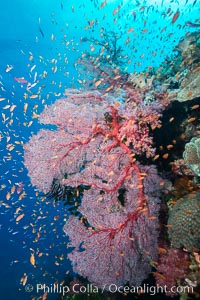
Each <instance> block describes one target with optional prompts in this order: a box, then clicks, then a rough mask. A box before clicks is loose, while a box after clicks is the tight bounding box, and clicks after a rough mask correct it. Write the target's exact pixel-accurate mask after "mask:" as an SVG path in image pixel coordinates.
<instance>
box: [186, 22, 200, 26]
mask: <svg viewBox="0 0 200 300" xmlns="http://www.w3.org/2000/svg"><path fill="white" fill-rule="evenodd" d="M185 25H186V26H189V27H192V28H197V27H200V24H197V23H192V22H190V21H188V22H186V23H185Z"/></svg>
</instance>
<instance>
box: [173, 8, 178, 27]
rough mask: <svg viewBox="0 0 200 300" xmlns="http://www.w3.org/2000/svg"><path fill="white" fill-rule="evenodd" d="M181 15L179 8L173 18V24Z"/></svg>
mask: <svg viewBox="0 0 200 300" xmlns="http://www.w3.org/2000/svg"><path fill="white" fill-rule="evenodd" d="M179 15H180V11H179V10H177V12H176V13H175V14H174V16H173V18H172V24H174V23H175V22H176V20H177V19H178V17H179Z"/></svg>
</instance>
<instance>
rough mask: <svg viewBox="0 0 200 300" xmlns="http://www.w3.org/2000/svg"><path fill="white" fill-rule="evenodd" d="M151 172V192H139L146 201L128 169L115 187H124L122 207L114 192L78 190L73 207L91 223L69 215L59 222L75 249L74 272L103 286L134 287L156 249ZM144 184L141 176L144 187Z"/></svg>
mask: <svg viewBox="0 0 200 300" xmlns="http://www.w3.org/2000/svg"><path fill="white" fill-rule="evenodd" d="M150 169H151V168H150V167H149V171H150ZM153 169H154V168H153ZM150 173H151V172H150ZM153 173H154V174H155V170H154V171H153ZM155 175H156V177H155V178H152V179H151V182H152V183H153V186H154V196H152V194H151V193H149V194H147V195H145V197H146V200H144V199H141V198H140V196H139V189H138V183H139V181H138V179H137V173H136V172H135V171H134V169H132V170H131V176H130V177H129V178H127V179H126V180H124V182H123V184H122V185H121V187H123V189H124V191H125V192H124V205H122V203H120V201H119V199H118V193H119V190H115V191H114V192H112V193H109V192H106V193H101V192H100V191H99V190H98V189H96V188H91V189H90V190H88V191H86V192H85V193H84V197H83V200H82V204H81V206H80V208H79V211H80V212H81V213H82V215H83V216H84V217H85V218H87V221H88V222H89V224H90V226H91V227H89V228H86V226H85V225H83V223H81V221H79V220H78V219H77V218H76V217H72V216H71V217H70V218H69V219H68V221H67V223H66V225H65V226H64V231H65V232H66V234H67V235H68V236H69V237H70V239H71V246H73V247H76V248H75V249H74V250H73V251H72V253H71V254H69V258H70V259H71V261H72V264H73V268H74V271H75V272H77V273H79V274H80V275H82V276H84V277H87V279H88V280H89V281H90V282H92V283H94V284H96V285H97V286H99V287H100V288H103V287H105V286H106V288H107V289H108V288H109V285H110V284H112V283H114V284H116V285H124V284H127V283H129V284H130V285H135V286H138V285H140V284H141V282H142V281H143V280H144V279H145V278H146V277H147V275H148V274H149V272H150V270H151V265H150V263H151V261H152V260H156V259H157V247H158V245H157V237H158V231H157V229H158V221H157V215H158V210H159V205H158V204H159V200H158V194H159V190H160V186H159V181H157V179H158V177H157V176H158V175H157V174H155ZM148 176H149V175H148V171H147V175H146V178H148ZM159 179H160V178H159ZM148 183H149V181H148V180H146V179H145V180H144V186H145V185H146V184H147V185H148ZM147 190H149V189H148V188H147ZM94 199H95V200H94ZM144 202H145V205H144Z"/></svg>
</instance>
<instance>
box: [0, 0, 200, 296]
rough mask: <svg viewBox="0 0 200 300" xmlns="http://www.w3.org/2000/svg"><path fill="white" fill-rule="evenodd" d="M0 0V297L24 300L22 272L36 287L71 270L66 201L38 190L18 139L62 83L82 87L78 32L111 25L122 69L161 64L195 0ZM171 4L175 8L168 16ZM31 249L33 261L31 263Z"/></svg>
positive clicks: (88, 34) (83, 46)
mask: <svg viewBox="0 0 200 300" xmlns="http://www.w3.org/2000/svg"><path fill="white" fill-rule="evenodd" d="M103 3H104V4H105V5H104V4H103ZM0 7H1V9H0V100H1V101H0V107H1V123H0V140H1V143H0V170H1V171H0V172H1V178H0V241H1V248H0V258H1V263H0V274H1V281H0V299H2V300H4V299H6V300H14V299H20V300H25V299H33V297H34V296H35V297H39V295H40V294H37V293H36V291H35V290H33V291H32V292H31V293H29V292H26V291H25V288H24V285H23V284H20V280H21V279H22V278H24V277H25V276H27V284H31V285H32V286H33V287H34V288H35V286H36V284H37V283H41V284H43V283H46V284H47V285H48V284H49V285H50V284H53V283H55V282H57V281H59V282H60V281H62V280H63V279H64V277H65V276H66V272H68V271H69V272H71V265H70V261H69V260H68V259H67V252H68V250H67V247H66V246H67V241H68V239H67V237H66V236H65V234H64V233H63V229H62V228H63V225H64V224H65V220H66V218H67V215H68V211H67V208H65V207H64V206H63V205H62V203H56V205H52V201H51V200H46V199H45V198H44V195H42V194H41V193H38V192H37V190H35V189H34V187H32V186H31V183H30V179H29V177H28V175H27V170H26V168H25V167H24V165H23V144H24V143H26V142H27V141H28V140H29V138H30V136H31V135H32V134H33V133H34V132H37V131H38V129H39V128H40V125H39V124H38V122H37V115H38V114H39V113H40V112H41V111H42V110H43V108H44V105H46V104H51V103H53V102H54V101H55V99H58V98H60V97H62V95H63V93H64V91H65V89H66V88H72V87H73V88H74V87H80V86H81V83H80V80H79V77H78V73H77V70H76V68H75V66H76V60H77V59H78V58H79V57H80V56H81V55H82V53H83V52H84V51H85V50H88V51H89V50H91V42H83V39H84V38H87V39H89V40H92V39H98V37H99V35H100V32H101V30H107V31H110V32H114V33H116V34H118V36H119V37H120V38H119V45H120V46H121V47H122V49H123V54H124V56H127V57H128V58H129V63H127V65H124V66H123V68H124V70H126V71H127V72H130V73H132V72H135V71H142V70H144V69H145V68H146V67H148V66H153V67H159V66H160V65H162V63H163V62H164V60H165V58H166V57H167V56H168V57H171V56H173V54H174V52H173V48H174V46H175V45H176V44H177V43H178V41H179V40H180V39H181V38H182V37H183V36H184V34H185V33H186V32H188V31H190V32H192V31H193V30H195V29H194V28H192V27H188V26H187V25H186V22H195V20H197V19H198V18H199V14H200V3H199V1H195V0H180V1H178V0H171V1H164V0H163V1H161V0H159V1H151V0H146V1H142V0H141V1H129V0H124V1H117V0H116V1H114V0H107V1H103V0H94V1H92V0H88V1H83V0H82V1H80V0H76V1H71V0H59V1H58V0H51V1H47V0H43V1H39V0H34V1H24V0H15V1H12V0H7V1H1V6H0ZM169 10H170V11H169ZM168 11H169V12H168ZM177 11H179V12H180V15H179V17H178V19H177V20H176V21H175V22H174V23H172V18H173V16H174V15H175V13H176V12H177ZM95 51H96V52H98V51H99V49H98V48H96V49H95V50H94V52H95ZM20 80H21V81H20ZM23 80H25V81H26V82H25V83H23ZM27 83H28V84H29V89H28V90H27ZM30 95H32V96H33V97H30ZM35 95H36V96H35ZM22 214H23V216H22V218H21V219H20V220H19V221H16V218H17V216H19V215H22ZM38 232H39V235H40V236H39V237H38ZM31 253H34V255H35V258H36V267H34V266H33V265H32V264H31V263H30V256H31ZM21 283H22V282H21ZM56 297H57V295H53V294H51V295H49V296H48V299H56ZM36 299H37V298H36Z"/></svg>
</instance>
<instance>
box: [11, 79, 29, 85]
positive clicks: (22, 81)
mask: <svg viewBox="0 0 200 300" xmlns="http://www.w3.org/2000/svg"><path fill="white" fill-rule="evenodd" d="M14 80H15V81H17V82H18V83H21V84H26V83H28V81H27V80H26V79H24V77H14Z"/></svg>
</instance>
